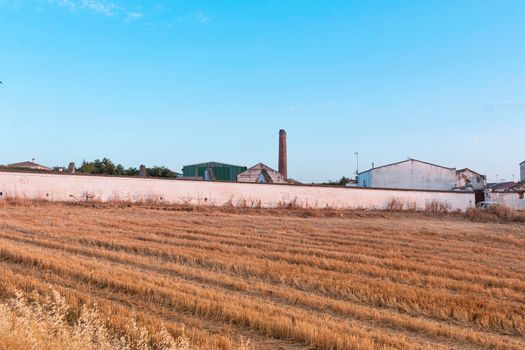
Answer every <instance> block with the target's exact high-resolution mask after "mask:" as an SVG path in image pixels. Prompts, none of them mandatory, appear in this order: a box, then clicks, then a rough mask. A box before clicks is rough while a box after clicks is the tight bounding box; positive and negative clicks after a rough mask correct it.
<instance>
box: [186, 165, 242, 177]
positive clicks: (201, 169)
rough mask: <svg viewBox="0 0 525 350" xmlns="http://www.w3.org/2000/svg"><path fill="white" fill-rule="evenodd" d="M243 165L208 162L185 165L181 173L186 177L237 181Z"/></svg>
mask: <svg viewBox="0 0 525 350" xmlns="http://www.w3.org/2000/svg"><path fill="white" fill-rule="evenodd" d="M247 169H248V168H247V167H245V166H238V165H231V164H224V163H217V162H208V163H201V164H194V165H186V166H184V167H183V168H182V174H183V176H184V177H186V178H201V179H204V180H218V181H237V175H238V174H240V173H242V172H243V171H246V170H247Z"/></svg>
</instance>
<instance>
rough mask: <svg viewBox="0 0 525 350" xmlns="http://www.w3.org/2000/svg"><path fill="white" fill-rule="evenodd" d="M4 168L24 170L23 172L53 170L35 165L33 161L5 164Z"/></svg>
mask: <svg viewBox="0 0 525 350" xmlns="http://www.w3.org/2000/svg"><path fill="white" fill-rule="evenodd" d="M5 167H6V168H11V169H24V170H40V171H52V170H53V169H51V168H48V167H47V166H44V165H41V164H37V163H35V161H34V159H33V160H32V161H31V162H29V161H27V162H20V163H12V164H7V166H5Z"/></svg>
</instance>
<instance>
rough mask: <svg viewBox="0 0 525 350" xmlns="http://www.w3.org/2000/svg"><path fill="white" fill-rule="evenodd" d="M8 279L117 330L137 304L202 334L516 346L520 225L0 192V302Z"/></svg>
mask: <svg viewBox="0 0 525 350" xmlns="http://www.w3.org/2000/svg"><path fill="white" fill-rule="evenodd" d="M15 290H17V291H21V292H22V293H23V295H24V296H27V297H29V298H33V299H35V300H36V299H38V296H37V295H36V294H35V291H36V292H38V293H40V294H41V295H46V294H49V293H50V290H55V291H57V292H59V293H60V294H61V295H62V296H64V298H65V300H66V302H67V303H68V305H70V306H71V309H70V310H69V311H68V315H67V317H66V319H65V320H64V322H66V323H67V322H69V323H72V322H74V321H75V317H78V313H79V311H78V310H80V306H79V305H81V304H86V305H93V304H96V305H98V309H99V310H100V312H101V313H102V314H103V315H104V317H107V321H106V318H104V322H105V323H106V322H107V326H108V329H110V330H111V331H112V332H115V333H116V334H125V333H126V330H127V329H128V328H126V327H127V326H126V324H128V323H129V322H130V321H129V320H130V319H132V318H134V319H136V322H137V323H138V324H140V325H143V326H145V327H146V328H147V329H148V330H149V331H150V332H151V334H154V333H156V332H158V331H159V330H160V329H161V327H162V326H163V327H165V328H166V329H167V331H168V332H170V333H171V335H173V336H174V338H177V337H178V336H179V335H181V334H183V335H184V337H185V338H186V339H187V340H188V341H189V343H190V347H191V348H195V349H214V348H215V349H217V348H221V349H234V348H238V347H241V348H257V349H259V348H260V349H266V348H269V349H354V348H358V349H359V348H362V349H372V348H401V349H406V348H414V349H417V348H430V349H439V348H457V349H474V348H493V349H524V348H525V225H523V224H511V223H509V224H501V223H475V222H470V221H467V220H466V219H464V218H461V217H459V216H457V215H456V216H452V217H446V216H441V217H436V216H427V215H425V214H420V213H419V214H418V213H361V212H347V213H325V212H302V211H298V210H295V211H286V210H281V211H278V210H276V211H264V210H259V211H256V210H224V209H199V210H182V209H181V208H178V209H177V208H161V207H140V206H129V207H128V206H122V207H119V206H115V205H113V206H102V205H98V206H96V207H89V206H82V205H65V204H49V203H48V204H45V203H25V204H24V203H22V204H20V203H19V204H5V203H4V204H2V205H0V298H1V301H2V302H5V300H8V299H9V298H12V297H13V295H14V294H13V293H14V291H15ZM0 325H1V322H0ZM0 328H1V327H0ZM2 337H3V338H2ZM8 338H9V337H8V336H6V332H5V331H4V333H2V332H1V331H0V348H15V347H16V344H15V341H14V340H13V339H8ZM248 339H249V342H248V341H247V340H248ZM15 340H16V339H15ZM9 342H11V343H9ZM149 342H150V345H151V344H153V343H154V342H155V339H154V338H152V339H151V340H149ZM10 344H11V345H10ZM157 345H158V344H157ZM158 348H161V346H158ZM181 348H184V346H182V347H181Z"/></svg>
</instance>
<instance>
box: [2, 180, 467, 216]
mask: <svg viewBox="0 0 525 350" xmlns="http://www.w3.org/2000/svg"><path fill="white" fill-rule="evenodd" d="M0 192H2V195H1V196H0V198H6V197H13V198H27V199H46V200H52V201H86V200H99V201H111V200H123V201H132V202H140V201H147V200H152V201H158V202H164V203H169V204H191V205H216V206H223V205H228V204H231V205H234V206H253V207H262V208H274V207H279V206H286V205H290V204H294V205H295V206H297V207H303V208H326V207H330V208H337V209H385V208H387V205H388V203H389V202H390V201H391V200H392V199H393V198H397V199H399V200H400V201H401V202H402V203H405V204H406V205H409V204H410V205H414V204H415V206H416V208H417V209H424V208H425V205H426V204H427V203H428V202H431V201H440V202H442V203H447V204H448V205H450V209H451V210H460V211H465V210H466V209H467V208H469V207H473V206H474V194H473V193H470V192H437V191H411V190H391V189H366V188H351V187H350V188H330V187H322V186H291V185H266V184H250V183H233V182H205V181H188V180H163V179H154V178H138V177H135V178H132V177H130V178H126V177H109V176H108V177H107V176H85V175H65V174H64V175H61V174H42V173H14V172H13V173H11V172H0Z"/></svg>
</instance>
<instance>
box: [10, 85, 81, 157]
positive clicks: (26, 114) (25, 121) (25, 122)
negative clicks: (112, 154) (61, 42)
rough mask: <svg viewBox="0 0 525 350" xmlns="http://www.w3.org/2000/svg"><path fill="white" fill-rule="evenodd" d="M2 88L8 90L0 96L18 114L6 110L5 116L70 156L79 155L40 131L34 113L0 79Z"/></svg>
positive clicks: (28, 132)
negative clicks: (13, 114)
mask: <svg viewBox="0 0 525 350" xmlns="http://www.w3.org/2000/svg"><path fill="white" fill-rule="evenodd" d="M0 90H3V91H5V92H6V93H5V94H3V95H2V94H0V97H2V98H3V100H4V101H5V102H6V104H9V105H10V106H11V107H12V109H13V110H14V112H15V114H18V116H17V117H15V116H11V115H10V114H9V113H8V112H6V113H5V114H4V116H5V117H7V118H8V119H10V120H11V121H12V122H14V123H15V124H17V125H18V126H19V127H20V128H21V129H22V130H23V131H24V132H26V133H27V134H28V135H31V136H34V137H37V138H38V139H39V140H40V141H42V142H43V143H45V144H47V145H48V146H51V147H54V148H57V149H60V150H61V151H62V152H63V153H67V154H68V156H73V157H74V158H77V157H78V155H77V154H75V152H73V151H71V150H70V149H69V148H67V147H65V146H64V145H63V144H61V143H59V142H57V141H56V140H55V139H52V138H50V137H47V136H45V135H44V134H42V133H39V132H38V131H37V130H36V129H35V128H34V125H36V124H38V123H37V122H36V121H35V118H34V117H33V115H32V113H31V112H30V111H29V110H27V109H26V108H25V107H23V105H22V103H20V102H19V99H17V98H16V96H15V95H14V94H13V93H12V92H11V90H10V89H9V87H8V86H7V85H6V84H5V83H4V82H3V81H0ZM16 112H18V113H16ZM78 158H81V157H78Z"/></svg>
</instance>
